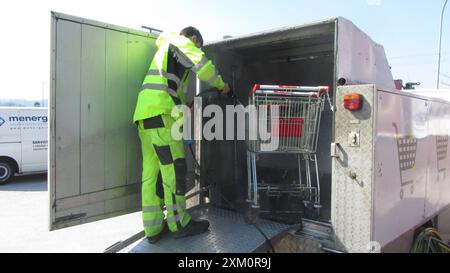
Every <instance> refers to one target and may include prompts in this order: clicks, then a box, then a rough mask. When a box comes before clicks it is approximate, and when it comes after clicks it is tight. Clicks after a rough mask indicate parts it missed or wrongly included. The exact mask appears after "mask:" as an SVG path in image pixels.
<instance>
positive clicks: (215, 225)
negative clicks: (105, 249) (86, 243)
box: [120, 206, 289, 253]
mask: <svg viewBox="0 0 450 273" xmlns="http://www.w3.org/2000/svg"><path fill="white" fill-rule="evenodd" d="M190 213H191V215H192V216H193V218H194V219H205V220H208V221H209V222H210V228H209V231H208V232H206V233H204V234H200V235H197V236H192V237H187V238H183V239H175V238H174V237H173V236H172V235H171V234H168V235H166V236H165V237H163V238H162V239H161V240H160V241H159V242H158V243H156V244H154V245H152V244H149V243H148V242H147V240H146V239H145V238H143V239H141V240H139V241H137V242H135V243H133V244H131V245H130V246H128V247H126V248H124V249H123V250H121V251H120V252H122V253H123V252H129V253H251V252H264V251H265V249H267V247H268V246H267V244H266V240H265V238H264V237H263V236H262V234H261V233H259V232H258V230H257V229H256V228H255V227H254V226H253V225H251V224H248V223H247V222H246V221H245V219H244V216H243V215H241V214H238V213H236V212H233V211H229V210H224V209H219V208H215V207H211V206H200V207H197V208H193V209H191V210H190ZM257 225H258V227H259V228H260V229H261V230H262V231H263V232H264V233H265V234H266V236H267V237H268V238H269V239H270V240H271V241H272V243H275V242H276V241H277V240H279V239H280V237H281V235H282V234H284V233H285V232H286V231H287V230H288V229H289V226H288V225H285V224H280V223H276V222H273V221H268V220H263V219H260V220H258V222H257Z"/></svg>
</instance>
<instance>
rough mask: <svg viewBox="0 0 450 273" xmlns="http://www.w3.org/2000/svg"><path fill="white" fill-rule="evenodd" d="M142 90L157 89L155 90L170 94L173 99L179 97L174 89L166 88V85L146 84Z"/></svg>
mask: <svg viewBox="0 0 450 273" xmlns="http://www.w3.org/2000/svg"><path fill="white" fill-rule="evenodd" d="M142 89H155V90H162V91H166V92H167V93H169V94H170V95H171V96H172V97H177V92H175V91H174V90H173V89H171V88H169V87H168V86H165V85H164V84H156V83H146V84H144V85H142Z"/></svg>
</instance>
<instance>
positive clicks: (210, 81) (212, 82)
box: [207, 71, 219, 85]
mask: <svg viewBox="0 0 450 273" xmlns="http://www.w3.org/2000/svg"><path fill="white" fill-rule="evenodd" d="M218 77H219V73H217V71H215V72H214V75H213V76H212V77H211V79H209V80H208V81H207V82H208V83H209V84H210V85H214V83H215V82H216V80H217V78H218Z"/></svg>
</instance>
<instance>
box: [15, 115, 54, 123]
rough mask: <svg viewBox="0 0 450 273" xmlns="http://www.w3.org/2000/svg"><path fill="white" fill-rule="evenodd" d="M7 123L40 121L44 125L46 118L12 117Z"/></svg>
mask: <svg viewBox="0 0 450 273" xmlns="http://www.w3.org/2000/svg"><path fill="white" fill-rule="evenodd" d="M9 121H11V122H17V121H40V122H44V123H45V122H48V118H47V117H46V116H13V117H9Z"/></svg>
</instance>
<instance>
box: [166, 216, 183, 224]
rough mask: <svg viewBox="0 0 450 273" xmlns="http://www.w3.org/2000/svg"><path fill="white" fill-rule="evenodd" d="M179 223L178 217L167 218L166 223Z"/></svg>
mask: <svg viewBox="0 0 450 273" xmlns="http://www.w3.org/2000/svg"><path fill="white" fill-rule="evenodd" d="M180 221H181V217H180V215H176V216H170V217H167V223H176V222H180Z"/></svg>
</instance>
